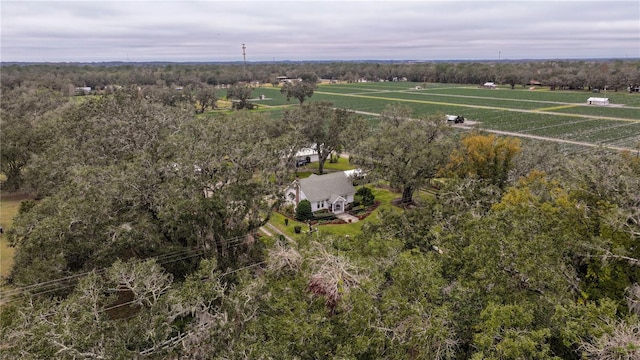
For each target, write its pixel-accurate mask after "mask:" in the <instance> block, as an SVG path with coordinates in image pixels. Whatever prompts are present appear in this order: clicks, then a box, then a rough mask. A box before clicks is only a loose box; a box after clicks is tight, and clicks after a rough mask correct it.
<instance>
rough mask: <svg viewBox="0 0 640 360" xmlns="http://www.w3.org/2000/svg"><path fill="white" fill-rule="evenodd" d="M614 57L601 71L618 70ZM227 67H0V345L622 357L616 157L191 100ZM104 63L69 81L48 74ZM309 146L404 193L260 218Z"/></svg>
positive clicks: (320, 110) (633, 352) (318, 112)
mask: <svg viewBox="0 0 640 360" xmlns="http://www.w3.org/2000/svg"><path fill="white" fill-rule="evenodd" d="M634 64H635V63H633V62H611V63H607V67H606V69H605V68H603V67H602V64H599V65H600V67H599V69H600V70H602V72H601V73H602V74H605V78H606V79H607V81H610V80H611V79H612V78H613V77H614V76H615V77H616V78H619V81H621V82H628V83H632V82H633V81H636V80H633V79H634V76H636V73H634V70H636V71H637V64H635V65H634ZM592 66H596V65H593V64H592V63H586V62H585V63H570V62H546V63H545V65H544V66H542V65H539V64H537V63H532V64H508V63H505V64H490V63H480V64H464V63H460V64H447V63H438V64H413V65H391V64H382V65H380V66H374V65H362V66H356V65H353V64H350V63H344V64H331V65H327V64H314V65H311V64H298V65H291V66H287V65H283V64H265V65H264V66H258V65H255V66H254V65H251V64H250V65H249V66H247V72H248V73H252V74H254V75H256V74H260V76H262V77H264V78H267V79H268V78H275V77H276V76H279V75H280V74H286V75H287V76H289V77H296V76H302V75H300V74H304V73H311V72H315V73H317V74H319V75H320V76H321V77H326V78H343V79H352V80H357V79H358V78H360V77H374V78H375V77H378V76H385V77H389V76H395V74H399V75H401V76H402V75H403V74H404V75H405V76H407V77H408V78H412V79H413V78H419V79H420V81H433V79H436V80H437V81H442V82H445V81H469V80H470V79H473V81H472V82H475V81H476V80H478V81H484V80H485V79H486V76H488V75H491V76H495V79H496V81H507V82H509V81H512V80H513V78H512V75H513V74H514V72H516V70H517V71H523V72H524V75H522V74H520V75H521V76H522V77H518V79H519V81H520V80H521V81H528V80H526V79H531V78H533V77H534V76H535V77H538V78H539V79H541V80H544V79H552V78H554V77H556V78H557V79H558V80H557V81H558V86H569V85H566V84H571V85H570V86H581V85H582V86H586V85H585V84H587V83H588V86H600V85H601V84H602V81H604V80H603V79H600V77H599V76H590V75H589V74H588V71H587V70H592ZM634 66H635V67H634ZM577 69H583V70H582V71H581V72H582V73H581V74H579V73H580V72H576V71H575V70H577ZM585 69H586V70H585ZM4 70H7V71H4ZM630 70H631V71H630ZM403 72H404V73H403ZM578 75H580V76H578ZM243 76H245V74H244V73H243V71H242V67H234V66H231V65H230V66H229V67H228V68H225V67H224V66H218V65H215V66H214V65H206V66H205V65H203V66H202V67H201V68H200V67H197V66H193V67H192V66H190V65H189V66H187V65H185V66H178V65H161V66H151V65H148V66H147V65H145V66H139V67H134V66H124V67H93V66H87V67H72V66H63V65H59V66H55V65H36V66H33V67H20V66H9V67H4V66H3V75H2V79H1V80H2V91H3V96H2V98H1V105H2V107H1V111H2V116H1V117H0V122H1V126H2V129H1V130H2V142H1V144H0V146H2V149H1V150H2V153H1V154H0V155H1V156H2V158H1V159H0V160H1V161H2V168H1V170H2V172H3V173H4V175H6V176H7V180H6V182H3V189H2V190H3V195H4V191H6V188H5V187H4V186H8V185H11V187H13V188H19V189H20V190H22V191H31V192H32V193H33V194H34V195H37V197H36V199H35V200H29V201H25V202H23V203H22V205H21V206H20V211H19V213H18V215H17V216H16V218H15V220H14V223H13V226H12V228H11V230H10V231H9V232H8V239H9V240H10V241H11V243H12V244H13V245H14V246H15V247H16V253H15V264H14V266H13V269H12V272H11V274H10V276H8V277H7V278H6V279H4V281H5V284H4V285H6V286H5V288H6V290H5V289H3V296H2V301H1V303H0V307H1V309H0V310H1V311H0V339H1V342H2V348H1V349H2V351H0V358H3V359H16V358H20V359H42V358H59V359H79V358H92V359H93V358H103V359H122V358H127V359H128V358H153V359H164V358H189V359H192V358H193V359H246V358H251V359H261V358H263V359H268V358H273V359H275V358H277V359H287V358H300V359H333V358H345V359H346V358H349V359H572V360H579V359H584V358H591V359H637V358H640V340H638V332H639V331H640V326H639V325H638V324H640V246H638V241H639V239H640V191H639V189H640V160H639V158H638V157H637V156H636V155H637V154H630V153H618V152H611V151H606V150H604V149H593V150H589V151H583V152H580V153H578V154H577V155H571V154H563V153H561V152H560V151H559V149H558V148H555V147H553V146H548V145H544V144H540V143H537V142H534V141H532V140H531V141H522V142H519V141H517V140H515V139H513V138H509V137H498V136H494V135H487V134H484V133H481V132H471V133H467V134H461V133H459V132H456V131H455V130H454V128H452V127H450V126H448V125H447V124H446V123H445V122H444V121H443V119H442V118H443V116H442V115H440V114H434V115H433V117H429V118H427V119H417V118H415V117H414V116H412V114H411V111H410V110H409V109H406V108H399V107H393V108H389V109H387V110H386V111H385V112H384V114H383V116H382V118H381V120H380V124H379V126H377V127H376V128H375V129H373V130H371V129H369V128H367V127H366V125H365V122H364V120H362V119H361V118H360V117H358V116H357V115H356V114H353V113H351V112H349V111H348V110H344V109H334V108H333V106H332V105H330V104H327V103H313V102H309V103H305V104H303V105H301V106H295V107H294V106H291V107H290V108H289V109H286V110H284V111H282V112H274V113H273V114H276V115H273V114H264V113H253V112H246V111H233V112H230V113H228V112H225V111H222V112H218V111H216V112H210V113H209V112H208V113H207V114H205V115H202V114H195V111H201V110H203V109H205V107H207V108H211V107H212V106H213V103H214V100H213V99H214V98H216V92H215V91H214V89H212V88H210V87H201V86H203V85H202V84H203V83H207V84H208V85H215V84H220V83H225V84H230V83H233V82H234V81H237V79H238V78H241V77H243ZM480 79H482V80H480ZM80 82H81V83H82V84H80ZM114 83H121V84H122V85H123V87H122V88H119V87H117V88H116V87H114V88H111V89H110V90H109V91H106V90H105V92H104V93H95V92H94V93H93V94H90V95H88V96H82V97H73V98H71V99H72V100H71V101H70V100H69V99H70V95H72V94H71V93H70V88H69V84H78V85H87V86H92V87H96V88H98V87H101V86H107V85H109V84H114ZM134 83H135V84H136V86H131V87H129V86H128V85H133V84H134ZM561 84H563V85H561ZM125 85H127V86H125ZM178 85H179V86H180V87H183V90H180V91H182V93H179V92H178V93H177V92H176V91H177V90H175V88H176V87H178ZM147 87H149V88H150V89H148V88H147ZM169 89H172V90H171V91H168V90H169ZM199 89H201V90H203V93H202V94H200V93H199ZM185 90H187V91H188V94H187V95H188V99H184V98H182V96H180V97H179V99H184V100H179V101H177V102H173V100H175V99H176V98H175V97H171V96H173V95H178V94H185V93H184V91H185ZM169 95H171V96H169ZM200 96H203V97H200ZM194 99H195V100H194ZM165 100H170V101H165ZM205 111H206V110H205ZM312 144H317V145H319V146H318V151H319V155H320V156H321V158H322V157H323V156H324V159H326V158H327V156H328V154H330V153H331V152H332V151H340V150H342V149H346V150H349V152H350V154H351V156H352V159H353V160H354V161H357V162H358V163H361V165H363V167H365V170H367V177H366V178H365V179H366V181H368V182H369V183H367V184H366V189H369V191H364V190H362V191H360V192H359V196H360V197H361V200H362V202H364V201H365V197H366V199H367V202H370V201H371V200H372V199H371V198H370V197H369V195H373V194H376V198H375V199H376V200H378V199H379V198H383V197H378V195H377V194H379V193H380V194H384V195H385V196H386V195H387V194H388V193H387V191H388V189H389V188H390V186H388V185H391V188H398V189H400V190H401V191H402V199H403V200H404V202H405V203H411V205H412V206H403V207H397V206H393V205H392V204H385V206H381V207H379V208H378V209H377V210H376V211H375V212H374V213H373V214H372V215H371V216H370V218H368V219H366V221H362V222H361V223H359V224H349V225H346V226H349V227H354V225H357V226H359V227H358V229H359V230H358V231H354V232H353V233H350V234H348V236H345V235H344V234H342V233H340V232H333V233H336V234H337V233H340V234H341V235H329V233H332V232H330V231H323V229H322V227H319V228H320V230H319V231H316V232H314V233H313V235H308V234H300V235H299V236H298V235H294V236H295V238H294V239H288V238H286V237H280V236H277V235H275V234H274V235H275V236H273V237H272V236H267V235H266V234H267V233H266V232H265V233H263V235H262V236H257V235H256V229H257V228H259V227H260V226H261V225H263V224H264V223H265V222H266V221H267V220H268V219H269V218H270V216H272V215H273V214H272V209H273V208H274V207H275V206H277V205H278V204H279V203H280V201H281V195H280V190H281V189H282V187H284V186H285V185H288V184H289V182H290V181H291V180H292V179H293V171H294V169H295V168H294V167H293V164H292V162H291V159H292V157H293V155H292V154H293V153H294V152H295V150H297V149H298V148H300V147H303V146H309V145H312ZM319 170H320V172H322V171H323V168H322V167H320V169H319ZM434 177H441V178H439V179H437V180H438V181H437V184H438V189H433V188H430V186H429V183H430V180H431V179H432V178H434ZM421 189H427V190H429V192H421V193H420V197H419V201H417V200H418V197H417V196H416V197H415V198H416V201H412V200H413V199H414V195H415V194H416V192H417V191H419V190H421ZM391 196H401V195H400V194H397V193H391V195H390V196H387V197H391ZM292 221H293V220H292ZM360 225H361V226H360ZM360 229H361V230H360ZM3 236H6V235H3ZM5 295H6V296H5Z"/></svg>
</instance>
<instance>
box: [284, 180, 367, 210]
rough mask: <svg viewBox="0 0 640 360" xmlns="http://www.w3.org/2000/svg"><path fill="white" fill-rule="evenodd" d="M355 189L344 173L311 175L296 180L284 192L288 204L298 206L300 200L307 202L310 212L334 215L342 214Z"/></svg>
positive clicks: (351, 200) (351, 199)
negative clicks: (325, 211) (322, 210)
mask: <svg viewBox="0 0 640 360" xmlns="http://www.w3.org/2000/svg"><path fill="white" fill-rule="evenodd" d="M355 194H356V188H355V187H353V184H352V182H351V178H349V177H348V176H347V175H346V174H345V173H344V172H342V171H340V172H335V173H331V174H325V175H315V174H313V175H311V176H309V177H308V178H305V179H296V180H295V181H294V182H293V183H292V184H291V185H289V187H287V189H286V190H285V199H286V202H287V203H288V204H291V205H293V206H298V203H300V201H302V200H309V202H310V203H311V210H312V211H318V210H321V209H329V211H331V212H333V213H334V214H339V213H343V212H344V208H345V206H347V204H350V203H352V202H353V197H354V195H355Z"/></svg>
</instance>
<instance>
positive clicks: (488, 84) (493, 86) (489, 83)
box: [482, 82, 496, 89]
mask: <svg viewBox="0 0 640 360" xmlns="http://www.w3.org/2000/svg"><path fill="white" fill-rule="evenodd" d="M482 87H483V88H485V89H495V88H496V84H494V83H492V82H486V83H484V84H483V85H482Z"/></svg>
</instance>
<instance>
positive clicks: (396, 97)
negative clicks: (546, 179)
mask: <svg viewBox="0 0 640 360" xmlns="http://www.w3.org/2000/svg"><path fill="white" fill-rule="evenodd" d="M255 94H264V95H265V97H266V98H267V99H265V100H261V101H258V102H256V103H258V104H260V106H264V107H266V108H270V107H275V109H282V106H283V105H284V106H286V105H287V104H290V105H293V104H297V103H298V101H297V100H295V99H292V100H291V101H290V102H287V100H286V99H285V97H284V96H283V95H282V94H280V90H279V88H278V87H269V86H267V87H262V88H259V89H256V90H255V91H254V95H255ZM591 96H595V97H608V98H609V99H610V103H611V105H609V106H594V105H587V103H586V102H587V98H589V97H591ZM308 101H328V102H331V103H333V105H334V106H335V107H339V108H346V109H350V110H354V111H359V112H363V113H366V114H369V115H368V116H371V115H370V114H380V113H381V112H383V111H384V109H385V108H386V107H387V106H388V105H391V104H402V105H405V106H408V107H410V108H412V109H413V114H414V116H429V115H434V114H439V115H443V114H456V115H462V116H464V117H465V118H466V119H468V120H472V121H474V122H475V125H474V127H478V128H480V129H483V130H486V131H503V132H509V133H517V134H520V136H523V137H548V138H550V139H549V140H552V141H553V140H555V141H574V142H579V143H585V145H589V144H596V145H602V146H610V147H617V148H620V147H622V148H628V149H634V148H635V147H636V145H637V144H638V143H640V94H637V93H635V94H629V93H625V92H609V93H606V94H605V93H600V94H593V93H591V92H588V91H549V90H548V89H545V88H538V89H535V90H529V89H528V88H526V89H525V88H522V87H516V88H515V89H513V90H511V89H510V88H509V87H499V88H498V89H494V90H490V89H482V88H479V87H478V86H474V85H456V84H431V83H429V84H424V83H411V82H379V83H378V82H368V83H349V84H327V85H320V86H319V87H318V89H317V90H316V92H315V93H314V94H313V96H312V97H311V98H310V99H309V100H308ZM280 111H281V110H280ZM372 122H373V121H372ZM374 123H375V122H374ZM457 127H460V128H472V127H471V126H466V125H463V126H457Z"/></svg>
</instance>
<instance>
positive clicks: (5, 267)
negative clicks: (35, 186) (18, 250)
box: [0, 193, 29, 276]
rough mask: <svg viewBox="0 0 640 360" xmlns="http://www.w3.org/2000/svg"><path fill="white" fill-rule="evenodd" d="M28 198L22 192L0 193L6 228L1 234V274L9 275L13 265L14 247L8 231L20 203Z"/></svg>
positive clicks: (0, 216) (2, 221) (0, 214)
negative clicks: (8, 239) (7, 234)
mask: <svg viewBox="0 0 640 360" xmlns="http://www.w3.org/2000/svg"><path fill="white" fill-rule="evenodd" d="M28 198H29V197H28V196H27V195H25V194H22V193H15V194H4V193H2V194H0V225H2V228H3V230H4V233H3V234H2V235H0V276H6V275H8V274H9V271H10V270H11V266H12V265H13V253H14V248H12V247H9V244H8V242H7V236H6V231H7V230H8V229H10V228H11V224H12V223H13V218H14V217H15V216H16V214H17V213H18V209H19V208H20V203H21V202H22V201H23V200H26V199H28Z"/></svg>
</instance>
